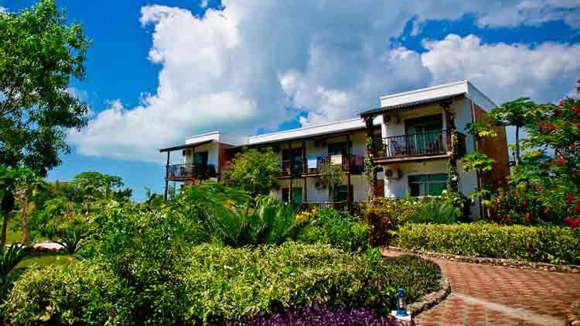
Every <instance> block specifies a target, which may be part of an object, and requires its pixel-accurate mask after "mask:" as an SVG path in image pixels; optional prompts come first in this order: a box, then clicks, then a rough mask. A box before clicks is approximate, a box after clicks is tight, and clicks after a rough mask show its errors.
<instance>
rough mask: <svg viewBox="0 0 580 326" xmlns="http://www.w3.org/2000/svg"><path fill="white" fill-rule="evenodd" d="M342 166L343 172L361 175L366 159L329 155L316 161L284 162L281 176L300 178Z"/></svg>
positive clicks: (298, 160)
mask: <svg viewBox="0 0 580 326" xmlns="http://www.w3.org/2000/svg"><path fill="white" fill-rule="evenodd" d="M326 164H330V165H331V166H340V167H341V169H342V171H344V172H350V173H355V174H359V173H362V172H363V171H364V158H363V157H362V156H360V155H327V156H320V157H317V158H316V159H314V160H312V159H307V160H306V162H304V160H302V159H296V160H284V161H282V162H280V169H281V174H280V175H281V176H283V177H288V176H290V175H292V176H293V177H300V176H302V174H318V173H321V172H322V170H323V168H324V166H325V165H326Z"/></svg>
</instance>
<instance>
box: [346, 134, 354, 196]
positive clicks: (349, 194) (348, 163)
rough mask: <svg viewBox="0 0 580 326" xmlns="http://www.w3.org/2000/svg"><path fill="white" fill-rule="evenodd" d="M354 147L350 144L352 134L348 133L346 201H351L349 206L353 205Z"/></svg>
mask: <svg viewBox="0 0 580 326" xmlns="http://www.w3.org/2000/svg"><path fill="white" fill-rule="evenodd" d="M351 152H352V148H351V146H350V135H346V160H347V161H346V162H347V164H346V168H347V170H346V180H347V185H346V201H347V203H349V206H352V201H353V200H352V190H351V180H350V171H351V164H352V155H351V154H352V153H351Z"/></svg>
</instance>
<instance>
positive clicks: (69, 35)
mask: <svg viewBox="0 0 580 326" xmlns="http://www.w3.org/2000/svg"><path fill="white" fill-rule="evenodd" d="M87 45H88V41H87V39H86V38H85V36H84V33H83V30H82V27H81V26H80V25H78V24H71V25H69V24H67V23H66V20H65V16H64V13H63V12H62V11H60V10H58V8H57V6H56V3H55V1H54V0H40V1H39V2H38V3H36V4H35V5H34V6H32V7H30V8H28V9H24V10H21V11H20V12H18V13H15V12H4V13H1V14H0V164H2V165H4V166H5V167H7V168H10V167H13V168H16V167H19V166H26V167H29V168H30V169H32V170H33V171H34V172H35V173H37V174H38V175H40V176H45V175H46V173H47V171H48V170H49V169H51V168H53V167H55V166H57V165H58V164H59V163H60V159H59V153H61V152H68V151H69V147H68V146H67V145H66V143H65V136H66V131H67V129H68V128H81V127H83V126H84V125H85V124H86V122H87V117H86V113H87V111H88V110H87V106H86V104H84V103H82V102H81V101H79V100H78V99H77V98H76V97H75V96H74V94H73V93H72V92H71V87H70V82H71V79H72V78H76V79H79V80H80V79H82V78H84V75H85V69H84V66H83V62H84V60H85V56H86V49H87ZM8 176H9V175H8ZM13 208H14V192H13V191H4V194H3V197H2V210H1V211H2V215H3V217H4V221H3V225H2V227H3V232H2V242H4V241H5V240H6V239H5V233H6V232H5V229H6V227H7V223H8V216H9V214H10V212H11V211H12V210H13Z"/></svg>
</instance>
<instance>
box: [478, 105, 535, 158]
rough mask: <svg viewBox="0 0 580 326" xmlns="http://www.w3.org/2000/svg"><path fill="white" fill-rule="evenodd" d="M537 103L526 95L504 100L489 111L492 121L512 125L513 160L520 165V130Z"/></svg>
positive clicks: (527, 122)
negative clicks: (513, 135) (508, 100)
mask: <svg viewBox="0 0 580 326" xmlns="http://www.w3.org/2000/svg"><path fill="white" fill-rule="evenodd" d="M537 109H538V105H537V104H536V103H534V102H533V101H532V100H530V99H529V98H527V97H520V98H518V99H516V100H513V101H510V102H506V103H504V104H502V105H500V106H498V107H497V108H494V109H493V110H491V112H490V113H489V115H490V117H491V119H492V120H493V122H494V123H496V124H498V125H502V126H514V127H515V129H516V131H515V138H516V139H515V160H516V166H519V165H520V130H521V129H522V127H525V126H526V125H528V124H530V123H531V122H532V118H533V116H534V112H535V111H536V110H537Z"/></svg>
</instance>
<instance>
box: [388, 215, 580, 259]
mask: <svg viewBox="0 0 580 326" xmlns="http://www.w3.org/2000/svg"><path fill="white" fill-rule="evenodd" d="M397 244H398V245H399V246H401V247H403V248H408V249H414V250H425V251H435V252H441V253H449V254H457V255H466V256H479V257H491V258H508V259H518V260H529V261H534V262H546V263H556V264H578V263H580V230H578V229H576V230H572V229H570V228H565V227H564V228H563V227H556V226H544V227H532V226H522V225H511V226H505V225H504V226H502V225H497V224H484V223H470V224H454V225H428V224H407V225H405V226H403V227H402V228H401V229H400V230H399V231H398V238H397Z"/></svg>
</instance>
